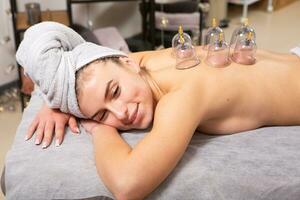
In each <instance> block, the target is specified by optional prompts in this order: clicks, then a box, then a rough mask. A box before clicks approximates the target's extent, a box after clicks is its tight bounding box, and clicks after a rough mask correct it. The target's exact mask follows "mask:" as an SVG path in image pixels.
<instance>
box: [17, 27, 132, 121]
mask: <svg viewBox="0 0 300 200" xmlns="http://www.w3.org/2000/svg"><path fill="white" fill-rule="evenodd" d="M111 56H126V54H124V53H123V52H121V51H118V50H114V49H110V48H107V47H103V46H99V45H96V44H93V43H90V42H85V40H84V39H83V38H82V37H81V36H80V35H79V34H78V33H76V32H75V31H74V30H72V29H71V28H69V27H67V26H65V25H62V24H59V23H56V22H42V23H39V24H37V25H34V26H32V27H30V28H29V29H28V30H27V31H26V32H25V34H24V39H23V41H22V42H21V44H20V46H19V48H18V50H17V54H16V57H17V61H18V63H19V64H20V65H21V66H22V67H24V72H25V74H26V75H28V76H29V77H30V78H31V79H32V80H33V82H34V83H35V84H36V85H37V86H38V87H39V89H40V90H41V92H42V95H43V98H44V100H45V101H46V103H47V104H48V105H49V106H50V107H51V108H59V109H60V110H61V111H62V112H65V113H71V114H73V115H75V116H77V117H80V118H86V117H85V116H84V115H83V114H82V113H81V111H80V110H79V106H78V102H77V98H76V91H75V73H76V71H77V70H79V69H80V68H82V67H83V66H85V65H86V64H88V63H90V62H92V61H94V60H96V59H99V58H104V57H111Z"/></svg>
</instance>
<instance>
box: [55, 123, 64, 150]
mask: <svg viewBox="0 0 300 200" xmlns="http://www.w3.org/2000/svg"><path fill="white" fill-rule="evenodd" d="M64 132H65V124H64V123H56V125H55V146H57V147H58V146H59V145H60V144H61V143H62V141H63V138H64Z"/></svg>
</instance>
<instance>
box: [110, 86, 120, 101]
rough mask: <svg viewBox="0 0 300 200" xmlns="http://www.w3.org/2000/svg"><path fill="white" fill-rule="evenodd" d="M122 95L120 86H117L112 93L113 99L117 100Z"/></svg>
mask: <svg viewBox="0 0 300 200" xmlns="http://www.w3.org/2000/svg"><path fill="white" fill-rule="evenodd" d="M120 93H121V90H120V86H116V87H115V89H114V90H113V92H112V97H113V98H116V97H118V96H119V95H120Z"/></svg>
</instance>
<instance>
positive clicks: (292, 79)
mask: <svg viewBox="0 0 300 200" xmlns="http://www.w3.org/2000/svg"><path fill="white" fill-rule="evenodd" d="M197 51H198V54H199V55H200V57H201V58H204V57H205V52H203V51H202V49H201V48H200V47H199V48H197ZM129 57H130V58H131V59H132V60H133V61H135V63H137V66H142V67H145V68H146V69H147V71H148V72H149V74H150V77H148V79H152V80H154V81H155V82H156V83H157V84H158V86H159V88H160V89H161V90H162V91H164V95H163V96H159V94H158V92H157V90H156V89H155V88H154V87H153V86H151V85H149V87H150V89H151V91H152V93H153V102H154V104H153V105H155V107H153V109H155V112H154V115H153V116H152V115H151V116H152V117H153V128H152V129H151V131H149V132H148V133H147V134H146V135H145V137H144V138H143V139H142V140H141V141H140V142H139V143H138V144H137V145H135V146H134V147H131V146H129V145H128V144H127V143H126V142H125V141H124V140H123V139H122V137H121V136H120V135H119V133H118V131H117V129H116V128H114V127H112V125H114V124H115V125H116V127H118V126H117V125H120V127H123V128H124V129H128V128H130V127H131V126H130V124H129V125H128V126H121V124H123V125H124V123H125V122H128V121H130V120H129V119H130V118H131V116H132V110H134V109H133V107H134V106H135V103H136V102H135V101H136V99H133V100H132V101H130V98H127V97H126V94H129V93H130V90H128V92H123V93H122V95H123V96H122V95H119V96H117V97H111V98H110V97H109V98H108V100H107V99H106V100H103V99H102V98H103V96H104V91H103V90H104V89H99V90H97V88H99V83H100V82H101V81H103V79H104V77H106V76H113V75H115V74H117V73H119V72H116V71H103V68H101V67H98V68H96V69H97V70H96V71H95V76H94V77H91V78H90V81H88V83H87V84H86V85H85V87H84V90H83V95H82V97H80V98H79V106H80V109H81V111H82V113H83V114H85V115H86V116H90V117H91V116H93V115H94V111H95V110H98V109H99V108H101V109H102V108H106V109H107V110H109V113H110V114H109V116H110V117H108V119H107V121H104V122H103V123H102V124H101V123H96V122H93V121H90V120H88V121H84V122H83V125H84V127H85V128H86V130H87V131H88V132H90V133H92V137H93V142H94V148H95V160H96V166H97V170H98V173H99V175H100V177H101V179H102V180H103V182H104V183H105V185H106V186H107V187H108V189H109V190H110V191H111V192H112V193H113V194H114V195H115V197H116V198H117V199H143V198H144V197H145V196H147V195H148V194H149V193H151V192H152V191H153V190H154V189H155V188H156V187H157V186H158V185H159V184H160V183H161V182H162V181H163V180H164V179H165V178H166V177H167V176H168V175H169V174H170V173H171V171H172V170H173V168H174V167H175V166H176V164H177V162H178V161H179V160H180V158H181V157H182V155H183V153H184V151H185V149H186V147H187V145H188V144H189V142H190V139H191V137H192V136H193V134H194V133H195V131H196V130H197V129H198V130H200V131H201V132H204V133H210V134H232V133H237V132H240V131H246V130H251V129H255V128H258V127H261V126H270V125H299V124H300V112H299V107H300V101H299V100H298V99H300V81H299V78H298V74H299V73H300V60H299V58H298V57H296V56H294V55H287V54H275V53H270V52H265V51H258V53H257V62H256V64H254V65H249V66H246V65H239V64H236V63H231V64H230V65H229V66H228V67H226V68H213V67H209V66H207V65H206V64H205V63H204V62H202V63H201V64H199V65H198V66H196V67H194V68H191V69H188V70H176V69H174V65H175V59H174V58H173V57H172V56H171V50H170V49H166V50H161V51H154V52H141V53H134V54H130V55H129ZM126 66H127V67H128V69H130V70H132V71H131V72H130V73H128V74H130V76H132V77H139V73H138V70H137V72H135V70H134V65H133V64H130V63H129V64H127V65H126ZM131 67H132V68H131ZM108 69H117V68H113V67H112V68H108ZM121 70H123V69H121ZM104 72H105V73H107V74H105V76H104V75H103V77H101V78H99V79H97V77H99V76H101V74H103V73H104ZM120 73H121V74H122V73H125V72H120ZM128 76H129V75H128ZM119 78H120V77H115V79H117V80H118V82H120V80H119ZM135 81H136V83H139V84H140V83H142V82H139V80H138V78H137V79H136V80H135ZM100 85H101V84H100ZM133 85H134V84H133ZM122 87H123V88H124V87H125V86H122ZM114 88H115V87H113V89H112V90H113V91H115V89H114ZM140 89H141V88H134V89H131V91H135V92H136V91H139V90H140ZM123 91H124V90H123ZM124 93H125V94H124ZM113 94H114V92H113ZM132 94H133V93H132ZM135 94H137V93H135ZM132 96H133V97H135V95H132ZM141 97H143V96H141ZM146 97H147V96H145V99H148V98H146ZM147 105H150V103H149V102H147ZM116 108H118V109H116ZM121 108H122V109H121ZM123 108H124V109H123ZM140 108H141V111H140V112H141V114H140V115H141V119H148V118H149V112H147V111H148V110H147V109H150V107H146V106H145V108H144V107H142V103H141V107H140ZM142 108H143V109H144V110H143V109H142ZM140 121H142V120H140ZM142 122H143V123H142ZM142 122H140V124H139V123H136V124H134V123H133V122H132V124H134V125H135V126H132V127H139V126H138V125H141V124H144V121H142ZM105 124H106V125H105ZM141 127H142V126H141Z"/></svg>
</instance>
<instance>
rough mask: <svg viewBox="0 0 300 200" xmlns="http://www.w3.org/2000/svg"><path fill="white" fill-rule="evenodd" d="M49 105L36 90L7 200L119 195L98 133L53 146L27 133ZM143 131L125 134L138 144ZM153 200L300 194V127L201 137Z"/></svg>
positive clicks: (8, 164) (10, 156) (15, 151)
mask: <svg viewBox="0 0 300 200" xmlns="http://www.w3.org/2000/svg"><path fill="white" fill-rule="evenodd" d="M41 105H42V99H41V97H40V95H39V93H38V92H34V94H33V95H32V98H31V100H30V103H29V106H28V107H27V108H26V109H25V111H24V114H23V118H22V121H21V123H20V125H19V127H18V130H17V133H16V136H15V140H14V142H13V145H12V147H11V149H10V150H9V152H8V153H7V156H6V160H5V171H3V174H2V178H1V188H2V190H3V192H5V194H6V199H8V200H11V199H25V200H29V199H37V200H43V199H90V200H93V199H97V200H100V199H105V200H107V199H113V196H112V194H111V193H110V192H109V190H108V189H107V188H106V187H105V186H104V184H103V182H102V181H101V180H100V178H99V177H98V175H97V172H96V167H95V161H94V155H93V145H92V142H91V137H90V135H89V134H87V133H86V132H85V131H84V129H83V128H82V127H81V134H80V135H74V134H72V133H71V132H70V130H68V131H67V134H66V136H65V139H64V142H63V144H62V145H61V146H60V147H55V145H54V143H52V144H51V146H50V147H48V148H47V149H42V148H41V146H38V147H37V146H36V145H35V144H34V140H29V141H27V142H25V141H24V136H25V132H26V130H27V128H28V126H29V125H30V123H31V121H32V120H33V118H34V116H35V113H36V112H37V111H38V110H39V108H40V107H41ZM143 136H144V133H143V131H140V132H128V133H123V134H122V137H124V138H125V139H126V140H127V141H128V142H129V143H130V144H131V145H134V144H135V143H137V142H138V141H139V140H140V139H141V138H142V137H143ZM147 199H151V200H152V199H155V200H158V199H159V200H170V199H172V200H174V199H180V200H182V199H199V200H219V199H228V200H241V199H247V200H251V199H272V200H283V199H289V200H299V199H300V126H290V127H267V128H260V129H257V130H253V131H247V132H243V133H240V134H234V135H225V136H212V135H204V134H195V135H194V136H193V138H192V140H191V142H190V144H189V146H188V148H187V150H186V152H185V154H184V156H183V158H182V159H181V161H180V163H179V164H178V165H177V167H176V168H175V170H174V171H173V172H172V173H171V174H170V176H169V177H168V178H167V179H166V180H165V181H164V182H163V183H162V184H161V185H160V186H159V187H158V188H157V189H156V190H155V191H154V192H153V193H152V194H150V195H149V196H148V197H147Z"/></svg>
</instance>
